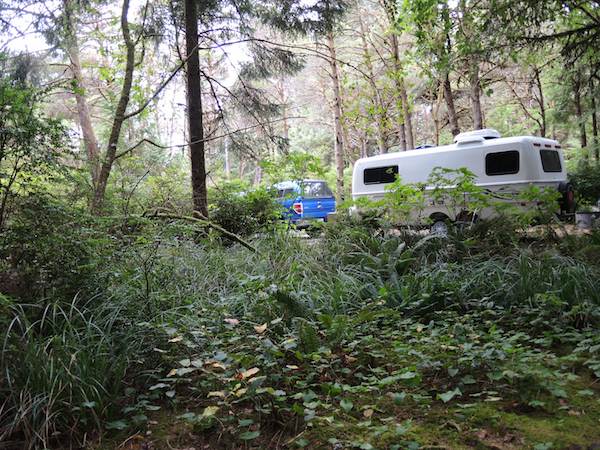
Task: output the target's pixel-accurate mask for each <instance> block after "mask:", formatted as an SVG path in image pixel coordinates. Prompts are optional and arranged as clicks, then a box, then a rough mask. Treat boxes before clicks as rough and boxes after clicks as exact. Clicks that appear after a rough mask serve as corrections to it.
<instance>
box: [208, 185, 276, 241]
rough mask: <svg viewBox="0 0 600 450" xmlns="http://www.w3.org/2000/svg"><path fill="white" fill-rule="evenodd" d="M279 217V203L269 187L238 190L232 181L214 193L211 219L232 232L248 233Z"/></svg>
mask: <svg viewBox="0 0 600 450" xmlns="http://www.w3.org/2000/svg"><path fill="white" fill-rule="evenodd" d="M280 217H281V206H280V205H279V203H277V202H276V201H275V198H274V196H273V193H272V192H270V191H269V190H268V189H264V188H259V189H255V190H250V191H247V192H239V191H238V190H236V188H235V186H233V185H231V186H224V187H223V188H220V189H219V190H215V191H214V193H213V196H212V203H211V205H210V219H211V220H212V221H213V222H215V223H217V224H219V225H220V226H222V227H223V228H225V229H226V230H228V231H230V232H232V233H235V234H238V235H241V236H249V235H252V234H254V233H256V232H258V231H261V230H266V229H269V228H271V227H272V226H273V225H274V224H275V223H276V222H277V220H278V219H279V218H280Z"/></svg>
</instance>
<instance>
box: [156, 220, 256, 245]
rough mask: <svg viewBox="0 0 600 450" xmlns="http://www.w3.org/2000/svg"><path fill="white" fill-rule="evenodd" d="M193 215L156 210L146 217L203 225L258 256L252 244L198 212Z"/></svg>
mask: <svg viewBox="0 0 600 450" xmlns="http://www.w3.org/2000/svg"><path fill="white" fill-rule="evenodd" d="M193 214H194V216H181V215H178V214H172V213H169V212H159V211H158V210H157V211H155V212H154V214H152V215H150V216H148V217H162V218H164V219H175V220H186V221H188V222H194V223H197V224H200V225H203V226H205V227H208V228H212V229H213V230H216V231H218V232H219V233H221V234H222V235H224V236H227V237H228V238H229V239H231V240H233V241H236V242H238V243H239V244H241V245H242V246H244V247H246V248H247V249H248V250H250V251H251V252H253V253H256V254H260V252H259V251H258V249H257V248H256V247H254V246H253V245H252V244H250V243H249V242H248V241H246V240H244V239H243V238H241V237H240V236H238V235H237V234H235V233H232V232H231V231H227V230H226V229H225V228H223V227H221V226H219V225H217V224H215V223H213V222H211V221H210V220H208V219H207V218H206V217H204V216H203V215H202V214H200V212H198V211H194V212H193Z"/></svg>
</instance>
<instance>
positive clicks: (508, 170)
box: [485, 150, 519, 175]
mask: <svg viewBox="0 0 600 450" xmlns="http://www.w3.org/2000/svg"><path fill="white" fill-rule="evenodd" d="M518 172H519V152H518V151H516V150H510V151H508V152H496V153H488V154H487V155H485V173H486V175H510V174H513V173H518Z"/></svg>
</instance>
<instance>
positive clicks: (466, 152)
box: [352, 129, 575, 226]
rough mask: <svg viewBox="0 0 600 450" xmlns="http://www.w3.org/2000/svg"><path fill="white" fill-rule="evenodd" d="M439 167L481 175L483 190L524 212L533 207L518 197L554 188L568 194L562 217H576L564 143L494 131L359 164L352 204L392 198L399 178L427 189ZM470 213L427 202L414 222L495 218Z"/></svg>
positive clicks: (479, 181) (487, 213) (487, 212)
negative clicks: (532, 189) (392, 185)
mask: <svg viewBox="0 0 600 450" xmlns="http://www.w3.org/2000/svg"><path fill="white" fill-rule="evenodd" d="M436 167H442V168H446V169H459V168H463V167H464V168H467V169H468V170H470V171H471V172H472V173H473V174H475V182H476V184H477V185H478V186H480V187H482V188H484V189H485V190H487V191H489V192H490V194H491V195H493V196H494V197H498V198H502V199H506V201H514V202H518V203H519V206H520V207H523V208H527V207H530V206H533V205H527V204H526V203H523V202H522V201H521V200H519V199H517V198H516V196H515V195H514V194H518V192H519V191H520V190H522V189H523V188H525V187H527V186H530V185H536V186H539V187H542V188H547V187H554V188H556V189H558V190H559V191H560V192H561V193H562V194H563V198H562V200H561V210H562V212H565V213H572V212H574V207H575V205H574V197H573V189H572V187H571V185H570V184H569V183H568V181H567V173H566V170H565V163H564V159H563V154H562V150H561V147H560V145H559V143H558V142H557V141H554V140H551V139H544V138H539V137H534V136H517V137H506V138H502V137H500V134H499V133H498V132H497V131H496V130H491V129H486V130H477V131H471V132H467V133H461V134H459V135H457V136H456V137H455V139H454V144H452V145H444V146H440V147H427V148H422V149H417V150H409V151H406V152H394V153H387V154H383V155H377V156H372V157H369V158H362V159H359V160H358V161H356V163H355V164H354V172H353V176H352V198H353V200H358V199H360V198H362V197H366V198H369V199H371V200H378V199H381V198H383V196H384V194H385V193H386V186H389V184H390V183H392V182H393V181H394V180H395V179H396V177H398V176H399V177H400V179H401V180H402V182H403V183H426V182H427V180H428V178H429V176H430V174H431V172H432V170H433V169H434V168H436ZM426 190H427V188H426ZM511 199H512V200H511ZM467 209H468V207H467V208H465V210H462V211H450V210H449V208H448V207H447V205H444V204H439V203H438V204H435V203H434V202H432V201H426V205H425V207H424V209H422V210H420V211H418V212H415V217H413V219H414V221H415V222H418V223H421V224H424V223H431V224H434V225H433V226H435V224H438V226H439V225H441V224H443V223H445V222H447V221H448V220H450V221H456V220H458V221H461V220H464V218H465V217H468V218H473V217H479V218H488V217H490V216H492V215H493V214H494V210H493V209H492V208H486V210H482V211H468V210H467Z"/></svg>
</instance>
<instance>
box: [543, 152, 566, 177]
mask: <svg viewBox="0 0 600 450" xmlns="http://www.w3.org/2000/svg"><path fill="white" fill-rule="evenodd" d="M540 157H541V158H542V168H543V169H544V172H561V171H562V167H561V165H560V156H559V155H558V152H557V151H556V150H540Z"/></svg>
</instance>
